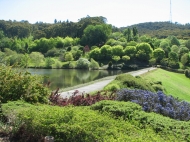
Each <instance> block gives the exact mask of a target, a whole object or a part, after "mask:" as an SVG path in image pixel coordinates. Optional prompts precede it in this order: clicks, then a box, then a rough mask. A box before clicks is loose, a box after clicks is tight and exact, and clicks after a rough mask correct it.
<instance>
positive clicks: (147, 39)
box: [140, 35, 152, 43]
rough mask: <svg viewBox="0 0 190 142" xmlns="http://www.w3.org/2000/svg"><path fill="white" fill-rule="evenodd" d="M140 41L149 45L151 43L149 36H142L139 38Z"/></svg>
mask: <svg viewBox="0 0 190 142" xmlns="http://www.w3.org/2000/svg"><path fill="white" fill-rule="evenodd" d="M140 41H141V42H147V43H150V42H151V41H152V38H151V37H150V36H148V35H142V36H141V37H140Z"/></svg>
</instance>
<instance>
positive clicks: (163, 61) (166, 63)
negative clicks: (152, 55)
mask: <svg viewBox="0 0 190 142" xmlns="http://www.w3.org/2000/svg"><path fill="white" fill-rule="evenodd" d="M160 64H161V65H162V66H167V65H168V58H163V59H162V60H161V61H160Z"/></svg>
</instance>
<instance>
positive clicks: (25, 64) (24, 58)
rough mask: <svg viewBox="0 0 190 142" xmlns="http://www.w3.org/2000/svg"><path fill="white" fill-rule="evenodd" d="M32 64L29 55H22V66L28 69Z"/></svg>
mask: <svg viewBox="0 0 190 142" xmlns="http://www.w3.org/2000/svg"><path fill="white" fill-rule="evenodd" d="M29 62H30V56H29V55H28V54H24V55H22V58H21V66H22V67H25V68H27V67H28V65H29Z"/></svg>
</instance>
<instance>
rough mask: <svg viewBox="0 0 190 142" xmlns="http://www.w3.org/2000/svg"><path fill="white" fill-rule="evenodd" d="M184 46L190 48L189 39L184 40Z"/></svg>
mask: <svg viewBox="0 0 190 142" xmlns="http://www.w3.org/2000/svg"><path fill="white" fill-rule="evenodd" d="M185 46H186V47H187V48H188V49H189V50H190V39H189V40H187V41H186V42H185Z"/></svg>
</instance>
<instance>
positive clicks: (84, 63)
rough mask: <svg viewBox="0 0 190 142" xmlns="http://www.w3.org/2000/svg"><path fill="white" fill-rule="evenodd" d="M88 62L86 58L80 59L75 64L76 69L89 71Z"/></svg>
mask: <svg viewBox="0 0 190 142" xmlns="http://www.w3.org/2000/svg"><path fill="white" fill-rule="evenodd" d="M89 65H90V62H89V61H88V59H86V58H80V59H78V60H77V62H76V66H77V68H80V69H89Z"/></svg>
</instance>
